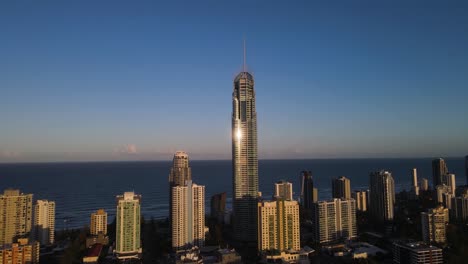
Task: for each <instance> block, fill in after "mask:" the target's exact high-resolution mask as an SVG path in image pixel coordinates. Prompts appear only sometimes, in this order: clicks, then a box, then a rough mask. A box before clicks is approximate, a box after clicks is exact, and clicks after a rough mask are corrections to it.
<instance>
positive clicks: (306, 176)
mask: <svg viewBox="0 0 468 264" xmlns="http://www.w3.org/2000/svg"><path fill="white" fill-rule="evenodd" d="M317 201H318V191H317V188H314V181H313V178H312V173H311V172H310V171H302V172H301V203H302V206H303V207H304V208H305V209H306V210H311V209H312V204H313V203H315V202H317Z"/></svg>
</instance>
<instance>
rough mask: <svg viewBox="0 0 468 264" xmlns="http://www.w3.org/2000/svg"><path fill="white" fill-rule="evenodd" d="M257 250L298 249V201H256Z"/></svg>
mask: <svg viewBox="0 0 468 264" xmlns="http://www.w3.org/2000/svg"><path fill="white" fill-rule="evenodd" d="M258 219H259V221H258V250H259V251H265V250H278V251H285V250H287V249H293V250H299V249H300V246H301V245H300V230H299V203H298V202H297V201H285V200H281V199H279V200H276V201H261V202H259V203H258Z"/></svg>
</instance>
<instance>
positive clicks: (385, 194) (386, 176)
mask: <svg viewBox="0 0 468 264" xmlns="http://www.w3.org/2000/svg"><path fill="white" fill-rule="evenodd" d="M394 204H395V183H394V181H393V177H392V174H391V173H390V172H388V171H384V170H382V171H377V172H373V173H371V174H370V208H369V211H370V214H371V216H372V217H373V218H374V219H376V220H377V221H380V222H387V221H393V217H394V215H393V214H394V212H393V210H394V208H393V206H394Z"/></svg>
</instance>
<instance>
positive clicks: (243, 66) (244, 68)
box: [242, 36, 247, 72]
mask: <svg viewBox="0 0 468 264" xmlns="http://www.w3.org/2000/svg"><path fill="white" fill-rule="evenodd" d="M246 63H247V58H246V48H245V36H244V64H243V65H242V71H243V72H245V71H246Z"/></svg>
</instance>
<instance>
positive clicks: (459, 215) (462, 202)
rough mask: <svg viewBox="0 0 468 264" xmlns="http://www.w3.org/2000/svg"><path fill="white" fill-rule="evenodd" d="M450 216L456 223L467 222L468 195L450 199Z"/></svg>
mask: <svg viewBox="0 0 468 264" xmlns="http://www.w3.org/2000/svg"><path fill="white" fill-rule="evenodd" d="M450 209H451V211H450V213H451V216H450V217H453V218H454V219H456V220H458V221H461V222H462V221H463V222H466V221H468V194H464V195H462V196H459V197H452V202H451V208H450Z"/></svg>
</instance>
